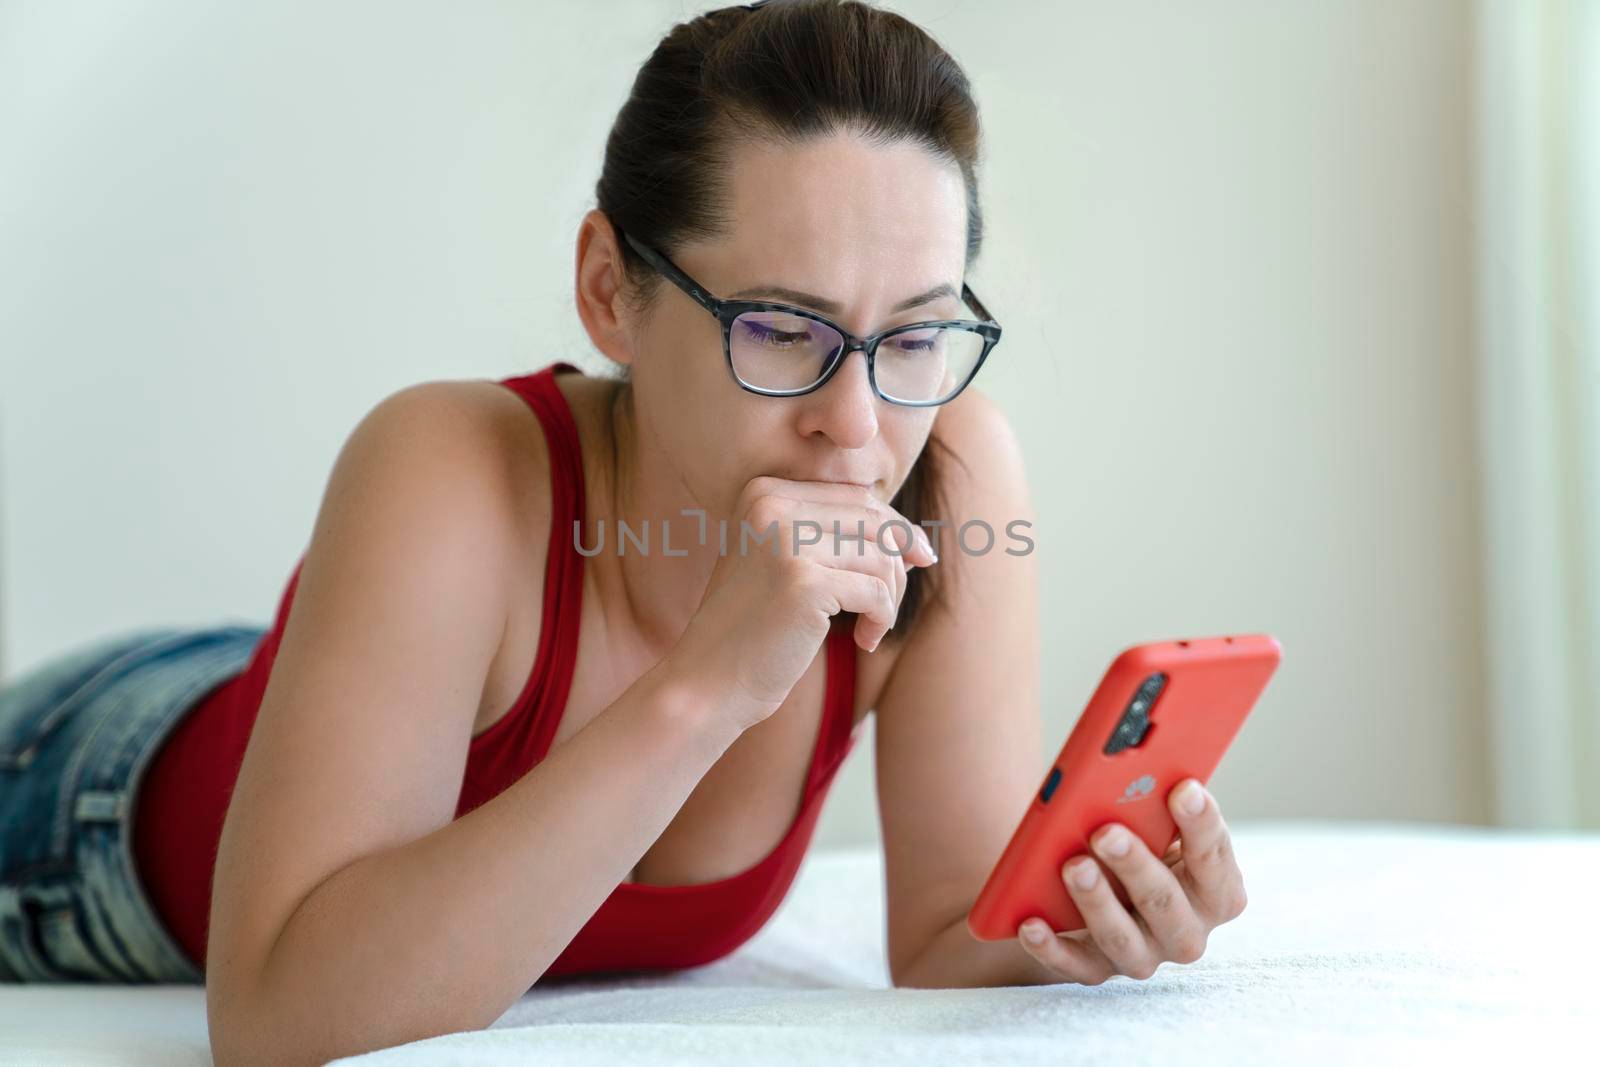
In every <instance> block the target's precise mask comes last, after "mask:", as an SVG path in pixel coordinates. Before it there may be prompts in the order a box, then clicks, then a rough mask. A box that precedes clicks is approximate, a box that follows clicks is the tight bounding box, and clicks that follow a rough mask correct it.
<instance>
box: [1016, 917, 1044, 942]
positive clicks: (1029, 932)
mask: <svg viewBox="0 0 1600 1067" xmlns="http://www.w3.org/2000/svg"><path fill="white" fill-rule="evenodd" d="M1022 936H1023V937H1025V938H1027V939H1028V940H1029V941H1032V942H1033V943H1034V944H1035V945H1042V944H1044V942H1045V938H1047V937H1049V936H1050V931H1049V929H1048V928H1046V926H1045V924H1044V923H1042V922H1037V921H1034V920H1029V921H1028V922H1025V923H1023V924H1022Z"/></svg>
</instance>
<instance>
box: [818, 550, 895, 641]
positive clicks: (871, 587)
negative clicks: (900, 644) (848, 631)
mask: <svg viewBox="0 0 1600 1067" xmlns="http://www.w3.org/2000/svg"><path fill="white" fill-rule="evenodd" d="M815 571H816V577H815V579H814V581H815V582H816V583H817V586H818V588H819V589H820V590H821V591H822V592H821V595H822V597H823V599H824V600H825V603H824V604H823V610H824V611H826V612H827V613H828V614H829V615H837V614H838V613H839V612H841V611H853V612H855V613H856V616H857V618H856V627H855V640H856V644H857V645H859V646H860V647H861V648H862V650H864V651H866V652H871V651H873V650H874V649H876V648H877V647H878V642H880V641H882V640H883V635H884V634H886V633H888V632H889V627H891V626H893V625H894V619H895V614H896V612H897V610H898V605H897V604H895V602H894V594H893V593H892V591H891V590H890V589H889V586H888V584H887V583H885V582H884V580H883V579H882V578H879V577H878V576H877V575H875V574H867V573H864V572H862V571H854V570H847V569H844V568H840V567H817V568H816V569H815Z"/></svg>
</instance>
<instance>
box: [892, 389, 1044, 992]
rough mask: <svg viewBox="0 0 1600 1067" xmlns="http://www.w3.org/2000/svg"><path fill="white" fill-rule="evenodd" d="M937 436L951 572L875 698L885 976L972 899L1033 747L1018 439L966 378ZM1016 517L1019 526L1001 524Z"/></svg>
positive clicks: (994, 853)
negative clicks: (945, 449) (941, 446)
mask: <svg viewBox="0 0 1600 1067" xmlns="http://www.w3.org/2000/svg"><path fill="white" fill-rule="evenodd" d="M933 433H934V435H935V436H938V437H940V438H941V439H942V440H943V441H944V443H945V444H947V445H948V446H949V447H950V449H951V450H952V451H953V452H955V453H956V455H957V456H958V457H959V458H960V459H961V461H962V462H961V463H958V464H945V465H942V467H941V469H942V470H944V469H948V475H947V476H945V477H943V478H942V481H941V487H942V490H941V492H942V496H943V505H944V511H943V512H942V513H941V514H940V515H939V516H937V517H939V518H941V519H944V520H945V521H946V522H948V523H949V525H948V526H946V527H945V528H943V529H942V530H941V531H940V533H941V536H940V545H939V562H938V563H937V564H935V566H936V567H940V568H949V569H948V570H947V571H946V572H945V573H944V574H943V575H942V576H941V581H940V583H939V585H940V588H941V591H940V596H939V597H938V598H937V599H935V600H933V601H932V602H930V604H929V605H928V606H927V607H926V608H925V609H923V611H922V612H921V613H919V615H918V618H917V621H916V624H915V625H914V626H913V627H912V629H911V632H910V634H909V635H908V636H907V638H906V644H905V647H904V648H903V649H902V650H901V651H900V653H899V656H898V658H897V660H896V662H895V666H894V670H893V672H892V673H891V675H890V677H889V680H888V682H887V684H886V687H885V690H884V693H883V695H882V696H881V698H880V699H879V701H878V704H877V709H876V712H877V727H876V745H877V755H876V760H877V788H878V806H879V813H880V819H881V822H882V827H883V845H884V865H885V875H886V878H887V882H888V886H887V889H888V922H889V930H888V939H889V962H890V968H891V971H892V973H894V974H895V975H898V974H899V973H900V972H901V970H902V969H903V968H904V967H905V966H906V965H908V964H909V963H910V962H911V960H912V958H913V957H914V955H915V954H916V953H917V952H919V951H921V949H922V948H923V947H924V946H925V945H926V944H927V943H928V942H929V941H930V940H931V939H932V938H933V936H934V935H935V934H937V933H938V932H939V931H941V930H943V929H945V928H946V927H948V926H949V925H950V924H951V923H952V922H954V921H957V920H959V919H960V918H961V917H962V916H964V915H965V913H966V911H967V909H968V908H970V907H971V905H972V903H973V901H974V900H975V899H976V897H977V893H978V890H979V889H980V888H981V887H982V885H983V881H984V879H985V878H986V877H987V876H988V873H989V869H990V868H991V867H992V866H993V864H994V861H995V860H996V859H997V858H998V857H999V854H1000V852H1001V850H1002V849H1004V847H1005V844H1006V841H1008V840H1009V839H1010V836H1011V834H1012V832H1013V831H1014V830H1015V829H1016V825H1017V820H1018V819H1019V818H1020V817H1021V815H1022V813H1023V811H1024V809H1025V808H1026V807H1027V804H1028V800H1029V798H1030V797H1031V795H1032V792H1033V788H1034V786H1035V784H1036V782H1037V778H1038V776H1039V771H1040V767H1041V761H1042V758H1043V757H1042V750H1041V736H1040V722H1039V711H1040V708H1039V699H1040V696H1039V605H1038V574H1037V566H1036V563H1035V558H1036V557H1035V553H1034V546H1033V540H1034V537H1035V535H1034V533H1033V530H1032V524H1033V521H1034V513H1033V507H1032V502H1031V498H1030V495H1029V492H1028V485H1027V478H1026V474H1025V470H1024V466H1023V460H1022V452H1021V449H1020V447H1019V445H1018V442H1017V439H1016V435H1015V433H1014V432H1013V431H1012V429H1011V426H1010V424H1009V422H1008V421H1007V420H1006V417H1005V414H1004V412H1003V411H1002V410H1001V409H1000V408H999V407H998V406H996V405H995V404H994V402H993V401H991V400H989V399H988V398H987V397H985V396H983V395H982V394H981V393H978V392H977V390H975V389H973V388H970V387H969V388H968V389H967V390H966V392H964V393H963V394H962V395H961V396H959V397H957V398H956V399H955V400H953V401H951V402H950V404H948V405H946V406H945V407H944V408H942V409H941V410H940V413H939V416H938V419H937V421H936V424H935V428H934V431H933ZM973 520H981V521H982V522H984V523H987V524H988V526H989V527H990V528H991V529H992V530H993V531H994V542H993V545H992V546H991V547H990V548H989V549H988V551H986V552H985V551H982V549H983V547H984V543H985V540H986V535H985V534H984V533H983V528H982V527H981V526H977V525H973V526H972V527H971V528H970V529H969V530H968V531H967V535H966V537H965V538H964V539H962V541H961V542H959V543H958V541H957V537H956V530H957V528H958V527H960V526H961V525H963V524H966V523H969V522H972V521H973ZM1019 521H1020V522H1025V523H1027V524H1028V525H1027V526H1016V527H1012V526H1010V525H1009V524H1011V523H1013V522H1019ZM963 544H964V545H966V546H968V549H970V551H969V550H964V549H963V548H962V545H963ZM1008 550H1009V551H1008Z"/></svg>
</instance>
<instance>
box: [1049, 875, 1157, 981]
mask: <svg viewBox="0 0 1600 1067" xmlns="http://www.w3.org/2000/svg"><path fill="white" fill-rule="evenodd" d="M1061 876H1062V878H1063V880H1065V882H1066V884H1067V895H1068V896H1070V897H1072V902H1073V903H1074V904H1076V905H1077V906H1078V913H1079V914H1080V915H1082V916H1083V921H1084V923H1085V924H1086V925H1087V927H1088V930H1089V935H1090V936H1091V937H1092V938H1094V943H1095V944H1096V945H1097V946H1099V948H1100V951H1101V952H1103V953H1105V956H1106V958H1107V959H1108V960H1110V961H1111V964H1112V966H1113V967H1115V968H1116V970H1117V973H1118V974H1125V975H1128V976H1129V977H1131V978H1149V977H1150V976H1151V975H1152V974H1154V973H1156V967H1158V966H1159V965H1160V963H1161V957H1160V954H1159V953H1158V952H1157V951H1156V946H1155V945H1154V944H1152V943H1151V941H1150V938H1149V936H1148V935H1147V934H1146V933H1145V931H1144V930H1143V929H1141V928H1140V926H1139V923H1138V922H1136V921H1135V920H1134V917H1133V916H1132V915H1130V914H1128V909H1127V908H1125V907H1123V906H1122V901H1120V900H1118V899H1117V897H1116V894H1115V893H1113V892H1112V890H1111V885H1110V883H1109V882H1107V881H1106V878H1105V872H1104V871H1102V870H1101V869H1100V865H1099V864H1098V863H1096V862H1095V859H1094V857H1093V856H1074V857H1073V858H1072V859H1070V860H1068V861H1067V863H1066V865H1065V866H1064V867H1062V869H1061Z"/></svg>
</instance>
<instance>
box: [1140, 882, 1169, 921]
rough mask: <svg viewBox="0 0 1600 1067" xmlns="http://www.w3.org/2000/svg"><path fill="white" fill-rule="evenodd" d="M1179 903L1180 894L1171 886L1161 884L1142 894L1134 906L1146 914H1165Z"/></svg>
mask: <svg viewBox="0 0 1600 1067" xmlns="http://www.w3.org/2000/svg"><path fill="white" fill-rule="evenodd" d="M1177 905H1178V894H1177V893H1175V892H1174V891H1173V890H1172V888H1171V887H1170V886H1160V887H1158V888H1156V889H1152V890H1150V891H1149V892H1147V893H1143V894H1141V895H1140V897H1139V899H1138V900H1137V901H1135V902H1134V906H1135V907H1137V908H1138V909H1139V911H1140V912H1142V913H1143V914H1145V915H1165V914H1167V913H1169V912H1171V911H1172V909H1173V908H1175V907H1177Z"/></svg>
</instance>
